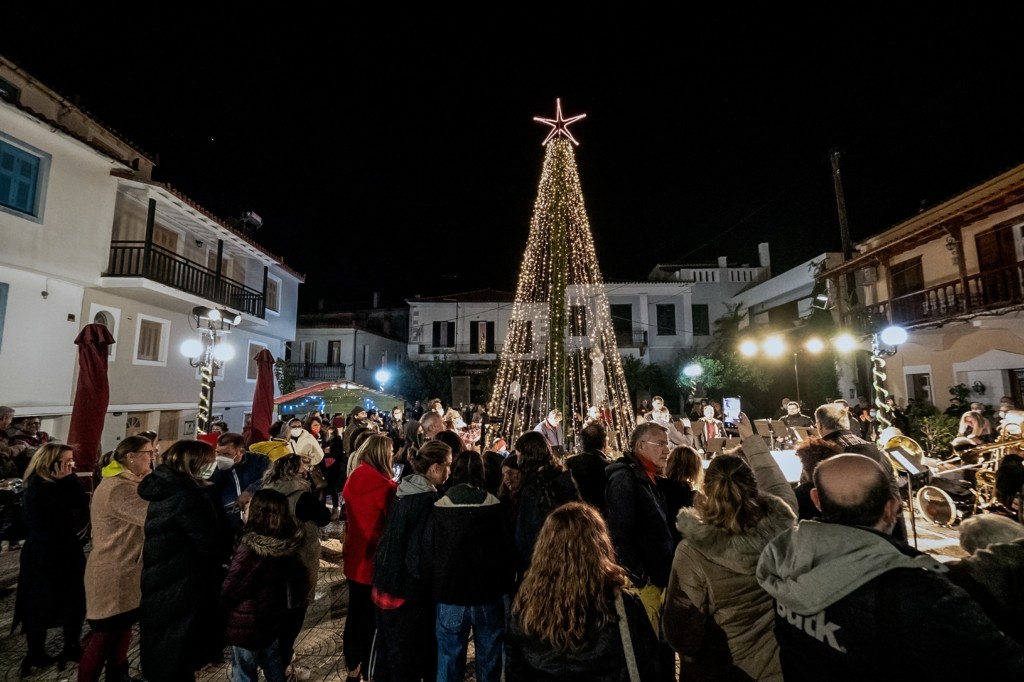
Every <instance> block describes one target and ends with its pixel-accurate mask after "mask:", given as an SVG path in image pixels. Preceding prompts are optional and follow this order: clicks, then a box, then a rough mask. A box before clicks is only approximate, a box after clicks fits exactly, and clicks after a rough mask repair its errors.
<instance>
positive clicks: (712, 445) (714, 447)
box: [704, 438, 725, 455]
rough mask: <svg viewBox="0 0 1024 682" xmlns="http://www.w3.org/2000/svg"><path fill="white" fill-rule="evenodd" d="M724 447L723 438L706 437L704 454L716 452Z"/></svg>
mask: <svg viewBox="0 0 1024 682" xmlns="http://www.w3.org/2000/svg"><path fill="white" fill-rule="evenodd" d="M724 447H725V438H708V442H707V443H706V444H705V447H704V454H705V455H708V454H718V453H719V452H721V451H722V449H723V448H724Z"/></svg>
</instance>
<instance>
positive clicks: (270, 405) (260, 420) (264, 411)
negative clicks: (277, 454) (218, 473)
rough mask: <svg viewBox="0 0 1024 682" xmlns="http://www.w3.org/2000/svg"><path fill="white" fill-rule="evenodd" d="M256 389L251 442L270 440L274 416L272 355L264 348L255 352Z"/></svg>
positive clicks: (253, 398) (253, 401)
mask: <svg viewBox="0 0 1024 682" xmlns="http://www.w3.org/2000/svg"><path fill="white" fill-rule="evenodd" d="M255 360H256V391H255V393H253V396H252V435H251V436H250V438H251V442H253V443H260V442H262V441H265V440H270V424H271V422H272V420H273V416H274V356H273V355H271V354H270V351H269V350H267V349H266V348H264V349H263V350H261V351H260V352H259V353H257V354H256V358H255Z"/></svg>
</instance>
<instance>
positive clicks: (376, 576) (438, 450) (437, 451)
mask: <svg viewBox="0 0 1024 682" xmlns="http://www.w3.org/2000/svg"><path fill="white" fill-rule="evenodd" d="M384 438H387V436H384ZM389 440H390V439H389ZM411 464H412V468H413V472H414V473H413V474H411V475H409V476H406V477H405V478H403V479H402V482H401V483H399V485H398V492H397V493H396V495H395V500H394V502H392V503H391V509H390V510H389V511H388V521H387V525H386V526H385V528H384V534H383V535H382V536H381V539H380V545H379V546H378V547H377V557H376V559H375V560H374V572H373V603H374V604H375V605H376V607H377V646H378V647H379V651H380V654H379V655H378V656H377V666H378V670H380V669H383V675H382V676H381V679H385V680H394V681H395V682H405V681H406V680H410V681H411V680H420V679H422V680H425V681H426V682H431V681H432V680H434V679H435V678H436V676H437V640H436V636H435V634H434V622H435V619H436V613H435V612H436V605H435V603H434V598H433V595H432V594H431V588H430V582H429V581H428V580H427V578H426V576H425V575H424V573H423V564H424V563H426V561H427V560H428V557H426V556H425V554H424V552H423V536H424V533H425V531H426V527H427V523H428V522H429V521H430V517H431V512H432V511H433V509H434V503H435V502H437V500H438V498H439V497H440V495H439V494H438V488H439V487H440V486H441V485H442V484H444V482H445V481H446V480H448V474H449V473H450V472H451V468H452V449H451V448H450V447H448V445H446V444H445V443H443V442H441V441H439V440H432V441H429V442H427V443H424V444H423V447H421V448H420V449H419V450H417V451H416V452H415V453H414V454H412V455H411ZM378 674H380V673H378Z"/></svg>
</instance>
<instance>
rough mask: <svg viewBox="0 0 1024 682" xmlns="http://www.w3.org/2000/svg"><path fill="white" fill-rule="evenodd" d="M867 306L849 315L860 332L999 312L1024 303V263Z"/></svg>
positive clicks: (848, 320)
mask: <svg viewBox="0 0 1024 682" xmlns="http://www.w3.org/2000/svg"><path fill="white" fill-rule="evenodd" d="M965 282H966V285H967V290H966V292H965V291H964V286H963V283H961V281H960V280H959V279H955V280H951V281H948V282H944V283H942V284H938V285H935V286H933V287H929V288H927V289H922V290H921V291H914V292H911V293H908V294H903V295H902V296H897V297H895V298H892V299H890V300H888V301H882V302H880V303H875V304H872V305H868V306H864V307H863V308H859V309H857V310H854V311H851V312H850V313H848V314H847V316H846V317H847V320H846V321H847V323H848V324H849V325H850V326H851V327H853V329H855V330H856V331H857V332H860V333H862V334H870V333H872V332H874V331H876V330H878V329H880V328H881V327H883V326H885V325H886V324H888V323H889V313H890V311H891V313H892V323H893V324H900V325H904V326H914V325H924V324H929V323H941V322H946V321H949V320H950V319H951V318H953V317H956V316H958V315H967V314H974V313H980V312H985V311H991V310H997V309H999V308H1005V307H1007V306H1011V305H1017V304H1020V303H1024V289H1022V288H1021V285H1022V283H1024V261H1018V262H1017V263H1014V264H1012V265H1008V266H1005V267H1002V268H997V269H991V270H986V271H985V272H983V273H979V274H976V275H971V276H969V277H967V278H966V280H965Z"/></svg>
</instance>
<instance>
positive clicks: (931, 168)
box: [0, 2, 1024, 307]
mask: <svg viewBox="0 0 1024 682" xmlns="http://www.w3.org/2000/svg"><path fill="white" fill-rule="evenodd" d="M20 4H21V5H27V4H28V3H20ZM33 4H34V5H36V7H32V8H28V7H24V6H22V7H18V8H16V9H11V8H8V9H5V10H4V15H5V16H4V17H3V19H2V21H3V25H4V30H3V39H2V41H0V53H2V54H4V55H5V56H7V57H8V58H10V59H12V60H14V61H15V62H17V63H19V64H20V65H21V66H22V67H23V68H25V69H26V70H27V71H29V72H30V73H33V74H34V75H36V76H37V77H39V78H40V79H41V80H43V81H44V82H46V83H47V84H49V85H51V86H52V87H53V88H55V89H56V90H57V91H59V92H61V93H63V94H65V95H67V96H69V97H78V98H79V102H80V104H81V106H83V107H84V108H85V109H86V110H88V111H89V112H91V113H92V114H93V115H94V116H96V117H97V118H98V119H99V120H100V121H101V122H103V123H104V124H106V125H107V126H109V127H111V128H113V129H115V130H117V131H118V132H119V133H120V134H121V135H122V136H124V137H125V138H127V139H128V140H130V141H132V142H133V143H135V144H136V145H137V146H138V147H139V148H141V149H142V150H143V151H145V152H147V153H148V154H149V155H151V156H157V157H158V158H159V162H160V165H159V167H158V168H157V171H156V176H155V179H157V180H158V181H161V182H168V183H170V184H171V185H172V186H174V187H175V188H177V189H178V190H180V191H182V192H184V193H185V194H186V195H187V196H189V197H190V198H192V199H193V200H195V201H197V202H198V203H200V204H201V205H203V206H205V207H206V208H207V209H209V210H210V211H212V212H214V213H215V214H216V215H218V216H221V217H223V218H224V219H227V218H229V217H232V216H237V215H240V214H241V213H243V212H244V211H247V210H252V211H255V212H256V213H258V214H260V215H261V216H262V218H263V220H264V225H263V227H262V229H261V230H260V231H259V232H258V233H257V234H256V239H257V240H258V241H259V242H261V243H262V244H263V245H264V246H265V247H266V248H268V249H270V250H271V251H273V252H274V253H277V254H280V255H283V256H284V257H285V259H286V262H287V263H288V264H289V265H291V266H292V267H293V268H294V269H296V270H298V271H300V272H304V273H306V275H307V280H306V284H305V285H304V287H303V288H302V290H301V292H302V293H301V295H300V301H301V303H302V304H303V305H304V306H305V307H309V306H311V305H315V303H316V301H317V300H318V299H320V298H324V299H326V301H327V305H328V306H329V307H344V306H358V307H366V306H367V305H368V304H369V301H370V297H371V294H372V292H374V291H378V292H380V293H381V294H382V296H383V302H384V303H385V304H399V305H400V304H402V302H403V301H404V299H405V298H408V297H412V296H414V295H416V294H422V295H424V296H429V295H443V294H449V293H455V292H459V291H467V290H471V289H476V288H482V287H492V288H498V289H505V290H512V289H513V288H514V285H515V279H516V274H517V272H518V268H519V261H520V257H521V254H522V250H523V247H524V245H525V243H526V237H527V231H528V229H529V219H530V214H531V212H532V208H533V202H534V199H535V197H536V190H537V183H538V181H539V178H540V169H541V163H542V160H543V153H544V150H543V148H542V147H541V144H540V143H541V141H542V140H543V138H544V135H545V134H546V131H547V128H546V127H544V126H541V125H539V124H536V123H534V122H533V120H532V119H533V117H534V116H544V117H553V115H554V100H555V98H556V97H560V98H561V99H562V104H563V109H564V112H565V114H566V116H570V115H574V114H578V113H586V114H587V118H586V119H585V120H583V121H581V122H579V123H577V124H575V125H574V126H573V128H572V131H573V133H574V134H575V136H576V137H577V139H579V141H580V143H581V145H580V147H578V148H577V150H576V152H577V163H578V165H579V170H580V177H581V182H582V186H583V192H584V197H585V201H586V204H587V209H588V212H589V216H590V222H591V226H592V229H593V231H594V236H595V240H596V244H597V251H598V258H599V260H600V261H601V267H602V270H603V272H604V274H605V278H606V279H608V280H618V281H621V280H640V279H644V278H645V277H646V275H647V273H648V272H649V271H650V269H651V268H652V267H653V265H654V264H655V263H658V262H666V261H683V260H685V261H714V260H715V259H716V258H717V257H718V256H720V255H726V256H729V258H730V261H735V262H737V263H753V262H755V261H756V254H757V250H756V244H757V243H758V242H761V241H768V242H769V243H770V244H771V253H772V259H773V269H774V270H775V272H781V271H783V270H784V269H787V268H789V267H792V266H794V265H797V264H799V263H801V262H803V261H805V260H808V259H810V258H811V257H813V256H815V255H817V254H819V253H821V252H823V251H826V250H836V251H838V250H840V237H839V227H838V219H837V211H836V204H835V194H834V191H833V185H832V177H831V171H830V165H829V154H830V151H831V150H832V149H839V150H840V151H841V154H842V162H841V163H842V173H843V182H844V190H845V195H846V203H847V211H848V216H849V221H850V226H851V233H852V236H853V239H854V240H855V241H856V240H857V239H861V238H864V237H867V236H869V235H871V234H875V233H877V232H880V231H882V230H884V229H886V228H888V227H890V226H892V225H893V224H895V223H897V222H899V221H901V220H903V219H906V218H908V217H910V216H912V215H913V214H915V213H916V212H918V211H919V210H920V209H921V208H924V207H928V206H931V205H934V204H935V203H938V202H941V201H943V200H945V199H948V198H950V197H952V196H954V195H956V194H958V193H959V192H961V191H963V190H965V189H967V188H969V187H970V186H972V185H974V184H977V183H978V182H981V181H983V180H985V179H987V178H989V177H992V176H994V175H997V174H999V173H1001V172H1003V171H1005V170H1007V169H1008V168H1010V167H1012V166H1015V165H1017V164H1019V163H1022V162H1024V107H1022V105H1024V89H1022V87H1021V84H1022V83H1024V78H1022V76H1024V73H1022V71H1024V69H1022V65H1024V59H1022V57H1021V50H1020V47H1019V36H1017V35H1016V31H1017V30H1018V29H1019V27H1020V26H1021V25H1022V24H1021V19H1022V18H1024V10H1020V9H1015V10H1012V13H1011V14H1007V13H1005V12H996V11H994V10H981V9H976V8H974V7H973V6H972V5H968V4H966V3H960V4H959V7H958V8H954V9H952V10H942V12H940V11H939V10H932V9H930V8H929V9H928V11H927V12H928V13H927V14H921V15H915V14H913V13H912V12H911V11H910V10H907V11H906V13H905V14H903V15H898V14H894V13H893V12H892V10H891V9H890V6H891V3H879V4H877V5H875V4H873V3H863V2H862V3H856V4H853V3H851V4H850V5H849V7H848V8H846V9H844V5H843V3H830V5H829V9H828V10H816V11H811V12H808V11H806V10H803V11H801V12H795V11H794V12H793V13H791V14H781V13H779V12H778V10H775V9H773V10H768V9H760V10H756V11H740V10H738V9H723V10H715V12H716V13H714V14H711V13H708V14H705V15H703V16H701V15H692V14H683V16H676V15H672V16H667V15H661V14H658V13H657V12H649V13H644V14H642V16H641V13H640V8H639V7H637V8H635V9H633V8H632V6H631V9H629V10H626V9H624V8H625V7H626V6H625V5H618V6H617V7H618V8H619V13H618V14H615V15H611V14H609V15H596V14H593V12H592V11H587V12H582V11H572V10H570V9H567V8H566V4H565V3H559V4H558V5H557V6H556V5H554V4H552V5H551V6H547V5H531V6H529V7H528V8H526V7H525V6H523V5H521V4H517V5H512V4H508V5H507V6H506V5H498V4H492V5H487V6H486V7H485V6H484V5H480V6H479V7H478V8H477V9H476V10H474V13H471V14H468V15H467V14H464V13H455V12H450V13H445V12H443V11H442V10H441V9H439V7H440V6H433V7H432V10H433V11H431V12H429V13H428V12H426V11H425V10H423V11H421V12H422V13H413V12H412V11H408V10H402V9H399V8H397V7H392V8H391V9H390V10H389V12H388V14H387V15H381V16H376V17H369V16H358V12H357V11H356V10H352V9H351V8H350V7H349V5H346V4H335V5H327V4H324V3H322V4H319V5H317V7H318V9H316V10H314V9H309V10H306V11H303V10H302V9H301V7H303V6H305V5H304V4H303V3H290V4H287V5H279V6H276V7H275V9H274V10H273V11H271V10H267V9H261V8H259V7H256V6H255V5H253V4H247V5H242V4H238V5H236V6H233V7H232V8H231V9H225V8H223V7H221V8H218V7H217V3H208V4H207V6H206V9H204V14H202V15H201V16H193V15H182V14H175V12H178V11H179V10H178V7H177V6H175V5H158V4H142V5H140V4H129V3H125V4H123V5H122V4H120V3H104V4H103V7H104V8H105V9H104V10H103V13H104V14H107V15H109V16H100V15H98V14H97V13H96V11H95V10H94V11H93V12H89V11H87V10H86V9H83V6H84V5H86V3H78V4H76V5H75V6H74V7H73V8H70V9H69V8H68V7H67V6H66V5H62V6H60V8H59V9H56V6H53V5H49V4H46V3H33ZM321 7H324V8H326V7H332V8H333V9H331V10H330V11H327V10H324V9H319V8H321ZM681 8H682V6H678V8H677V9H678V11H679V12H682V11H683V10H682V9H681ZM882 8H885V9H884V11H883V9H882ZM923 8H924V6H920V11H922V12H923V11H924V9H923ZM354 12H355V13H354ZM707 12H711V10H707ZM485 13H486V14H485ZM115 15H116V17H117V18H113V17H114V16H115ZM54 22H56V24H54Z"/></svg>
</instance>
